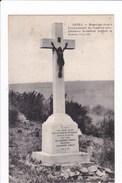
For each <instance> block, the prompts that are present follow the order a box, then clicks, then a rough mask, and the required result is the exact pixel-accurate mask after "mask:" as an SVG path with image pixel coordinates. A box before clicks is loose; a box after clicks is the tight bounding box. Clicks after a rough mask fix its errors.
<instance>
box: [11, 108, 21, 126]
mask: <svg viewBox="0 0 122 183" xmlns="http://www.w3.org/2000/svg"><path fill="white" fill-rule="evenodd" d="M18 115H19V112H18V110H17V109H16V108H15V107H9V126H10V127H15V126H16V124H17V121H18Z"/></svg>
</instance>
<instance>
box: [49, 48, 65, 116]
mask: <svg viewBox="0 0 122 183" xmlns="http://www.w3.org/2000/svg"><path fill="white" fill-rule="evenodd" d="M52 60H53V114H65V89H64V67H63V69H62V77H61V78H58V72H59V68H58V63H57V53H56V51H53V59H52Z"/></svg>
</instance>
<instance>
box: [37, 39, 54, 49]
mask: <svg viewBox="0 0 122 183" xmlns="http://www.w3.org/2000/svg"><path fill="white" fill-rule="evenodd" d="M51 42H53V39H46V38H45V39H41V40H40V48H49V49H52V45H51Z"/></svg>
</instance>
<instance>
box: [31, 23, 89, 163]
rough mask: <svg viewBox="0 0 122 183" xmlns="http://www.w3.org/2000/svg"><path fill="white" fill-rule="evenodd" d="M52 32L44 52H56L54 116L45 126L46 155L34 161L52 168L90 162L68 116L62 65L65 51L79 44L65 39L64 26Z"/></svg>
mask: <svg viewBox="0 0 122 183" xmlns="http://www.w3.org/2000/svg"><path fill="white" fill-rule="evenodd" d="M52 32H53V38H52V39H42V40H41V48H45V49H52V52H53V54H52V55H53V59H52V61H53V114H52V115H50V116H49V117H48V119H47V120H46V121H45V122H44V123H43V124H42V151H39V152H38V151H37V152H33V153H32V157H33V158H34V159H37V160H39V161H40V160H41V161H42V163H46V164H50V165H53V164H56V163H70V162H71V163H74V162H79V161H82V162H87V161H89V156H88V154H87V153H83V152H79V143H78V125H77V124H76V123H75V122H74V121H73V120H72V119H71V117H70V116H69V115H67V114H65V89H64V67H63V64H62V65H61V66H62V68H60V63H58V62H62V63H63V62H64V60H63V59H64V58H63V52H64V50H65V49H74V48H75V41H74V40H67V39H63V25H62V23H55V24H53V30H52ZM58 51H60V52H61V53H59V52H58ZM59 57H60V58H59ZM60 59H61V60H60Z"/></svg>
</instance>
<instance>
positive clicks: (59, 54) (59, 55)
mask: <svg viewBox="0 0 122 183" xmlns="http://www.w3.org/2000/svg"><path fill="white" fill-rule="evenodd" d="M51 44H52V46H53V49H54V50H55V51H56V53H57V63H58V66H59V73H58V77H59V78H61V77H62V67H63V66H64V58H63V52H64V50H65V49H66V48H67V45H68V43H66V44H65V47H64V48H63V49H62V48H61V47H59V48H56V47H55V45H54V43H53V42H51Z"/></svg>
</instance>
